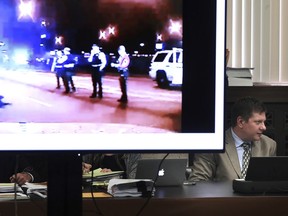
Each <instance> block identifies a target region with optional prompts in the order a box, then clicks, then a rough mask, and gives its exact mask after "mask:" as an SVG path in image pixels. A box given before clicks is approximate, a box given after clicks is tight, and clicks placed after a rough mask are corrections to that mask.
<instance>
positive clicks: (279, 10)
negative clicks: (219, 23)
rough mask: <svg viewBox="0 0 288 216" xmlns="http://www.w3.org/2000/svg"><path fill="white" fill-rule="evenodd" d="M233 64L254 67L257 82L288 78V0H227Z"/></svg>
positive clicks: (228, 33) (281, 81)
mask: <svg viewBox="0 0 288 216" xmlns="http://www.w3.org/2000/svg"><path fill="white" fill-rule="evenodd" d="M226 44H227V48H228V49H229V50H230V58H229V62H228V66H229V67H252V68H254V71H253V82H268V83H285V82H288V0H227V41H226Z"/></svg>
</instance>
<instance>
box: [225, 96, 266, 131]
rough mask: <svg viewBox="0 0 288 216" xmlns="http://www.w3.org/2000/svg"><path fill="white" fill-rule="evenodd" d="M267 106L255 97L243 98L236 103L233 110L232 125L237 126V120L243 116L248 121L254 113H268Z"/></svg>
mask: <svg viewBox="0 0 288 216" xmlns="http://www.w3.org/2000/svg"><path fill="white" fill-rule="evenodd" d="M266 112H267V108H266V106H265V105H264V104H263V103H262V102H261V101H260V100H258V99H256V98H254V97H250V96H248V97H243V98H240V99H239V100H237V101H236V102H235V104H234V105H233V106H232V109H231V125H232V126H236V124H237V118H238V117H239V116H241V117H242V118H243V119H244V120H245V121H248V120H249V118H251V116H252V115H253V113H266Z"/></svg>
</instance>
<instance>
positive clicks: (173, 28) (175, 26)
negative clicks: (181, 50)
mask: <svg viewBox="0 0 288 216" xmlns="http://www.w3.org/2000/svg"><path fill="white" fill-rule="evenodd" d="M181 28H182V24H181V23H180V21H173V20H170V27H169V29H170V34H174V33H175V34H180V33H181Z"/></svg>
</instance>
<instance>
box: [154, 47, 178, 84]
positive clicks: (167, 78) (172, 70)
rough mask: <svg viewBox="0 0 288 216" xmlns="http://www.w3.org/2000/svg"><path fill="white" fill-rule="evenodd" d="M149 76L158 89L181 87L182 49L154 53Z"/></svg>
mask: <svg viewBox="0 0 288 216" xmlns="http://www.w3.org/2000/svg"><path fill="white" fill-rule="evenodd" d="M149 76H150V77H151V78H152V79H153V80H154V81H156V82H157V85H158V86H159V87H160V88H167V87H169V86H175V85H177V86H181V85H182V78H183V49H182V48H173V49H172V50H162V51H158V52H156V54H155V55H154V56H153V58H152V60H151V65H150V70H149Z"/></svg>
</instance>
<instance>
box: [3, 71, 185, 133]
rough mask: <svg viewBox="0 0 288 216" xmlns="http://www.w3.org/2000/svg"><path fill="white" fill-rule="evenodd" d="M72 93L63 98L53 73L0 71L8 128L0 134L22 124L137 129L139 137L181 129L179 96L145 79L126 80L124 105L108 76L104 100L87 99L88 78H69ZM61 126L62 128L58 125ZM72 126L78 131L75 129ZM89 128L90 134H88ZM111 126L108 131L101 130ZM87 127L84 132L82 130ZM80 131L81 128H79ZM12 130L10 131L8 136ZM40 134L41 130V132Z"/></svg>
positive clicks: (116, 84) (112, 76)
mask: <svg viewBox="0 0 288 216" xmlns="http://www.w3.org/2000/svg"><path fill="white" fill-rule="evenodd" d="M73 79H74V82H75V86H76V88H77V91H76V92H74V93H70V94H68V95H65V94H63V91H64V88H63V86H62V88H61V89H56V77H55V74H54V73H52V72H49V71H37V70H35V69H17V70H6V69H0V122H1V123H7V124H4V125H5V126H2V127H1V124H0V133H7V132H8V133H9V132H11V133H12V130H15V127H11V128H9V125H10V123H13V124H11V125H14V126H15V125H18V126H17V128H18V129H19V128H20V129H21V127H22V129H23V127H24V126H23V125H26V126H25V128H24V130H26V129H27V125H33V124H46V125H47V123H49V125H52V124H53V125H54V126H53V128H54V130H57V128H56V129H55V125H58V127H61V126H59V125H64V124H63V123H65V124H66V125H70V126H71V125H73V127H70V128H68V129H67V130H70V132H71V130H83V131H86V132H88V131H89V130H91V127H90V126H91V125H96V124H97V125H102V126H101V127H102V128H101V127H100V128H99V127H95V128H94V129H96V130H106V131H107V130H111V132H113V130H115V131H117V132H119V131H120V132H121V130H127V128H129V130H136V129H135V128H137V130H138V132H141V131H142V132H143V131H145V130H147V131H150V132H153V131H155V132H158V131H159V132H163V131H168V132H179V131H180V125H181V100H182V99H181V98H182V97H181V91H180V90H177V89H172V90H171V89H170V90H169V89H160V88H158V87H157V85H156V83H155V82H154V81H152V80H151V79H150V78H149V77H148V76H137V77H132V76H131V77H129V80H128V99H129V102H128V104H126V105H125V104H120V103H119V102H118V101H117V99H118V98H120V96H121V92H120V88H119V81H118V77H117V75H115V74H110V75H109V73H107V74H106V75H105V77H104V78H103V98H102V99H99V98H95V99H90V98H89V96H90V94H91V92H92V84H91V78H90V75H89V74H77V75H75V76H74V77H73ZM59 123H62V124H59ZM75 125H77V127H75ZM88 125H89V129H88ZM103 125H110V128H109V129H107V128H105V129H104V128H103ZM86 126H87V127H86ZM79 127H81V129H79ZM9 130H11V131H9ZM42 130H45V129H42Z"/></svg>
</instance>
